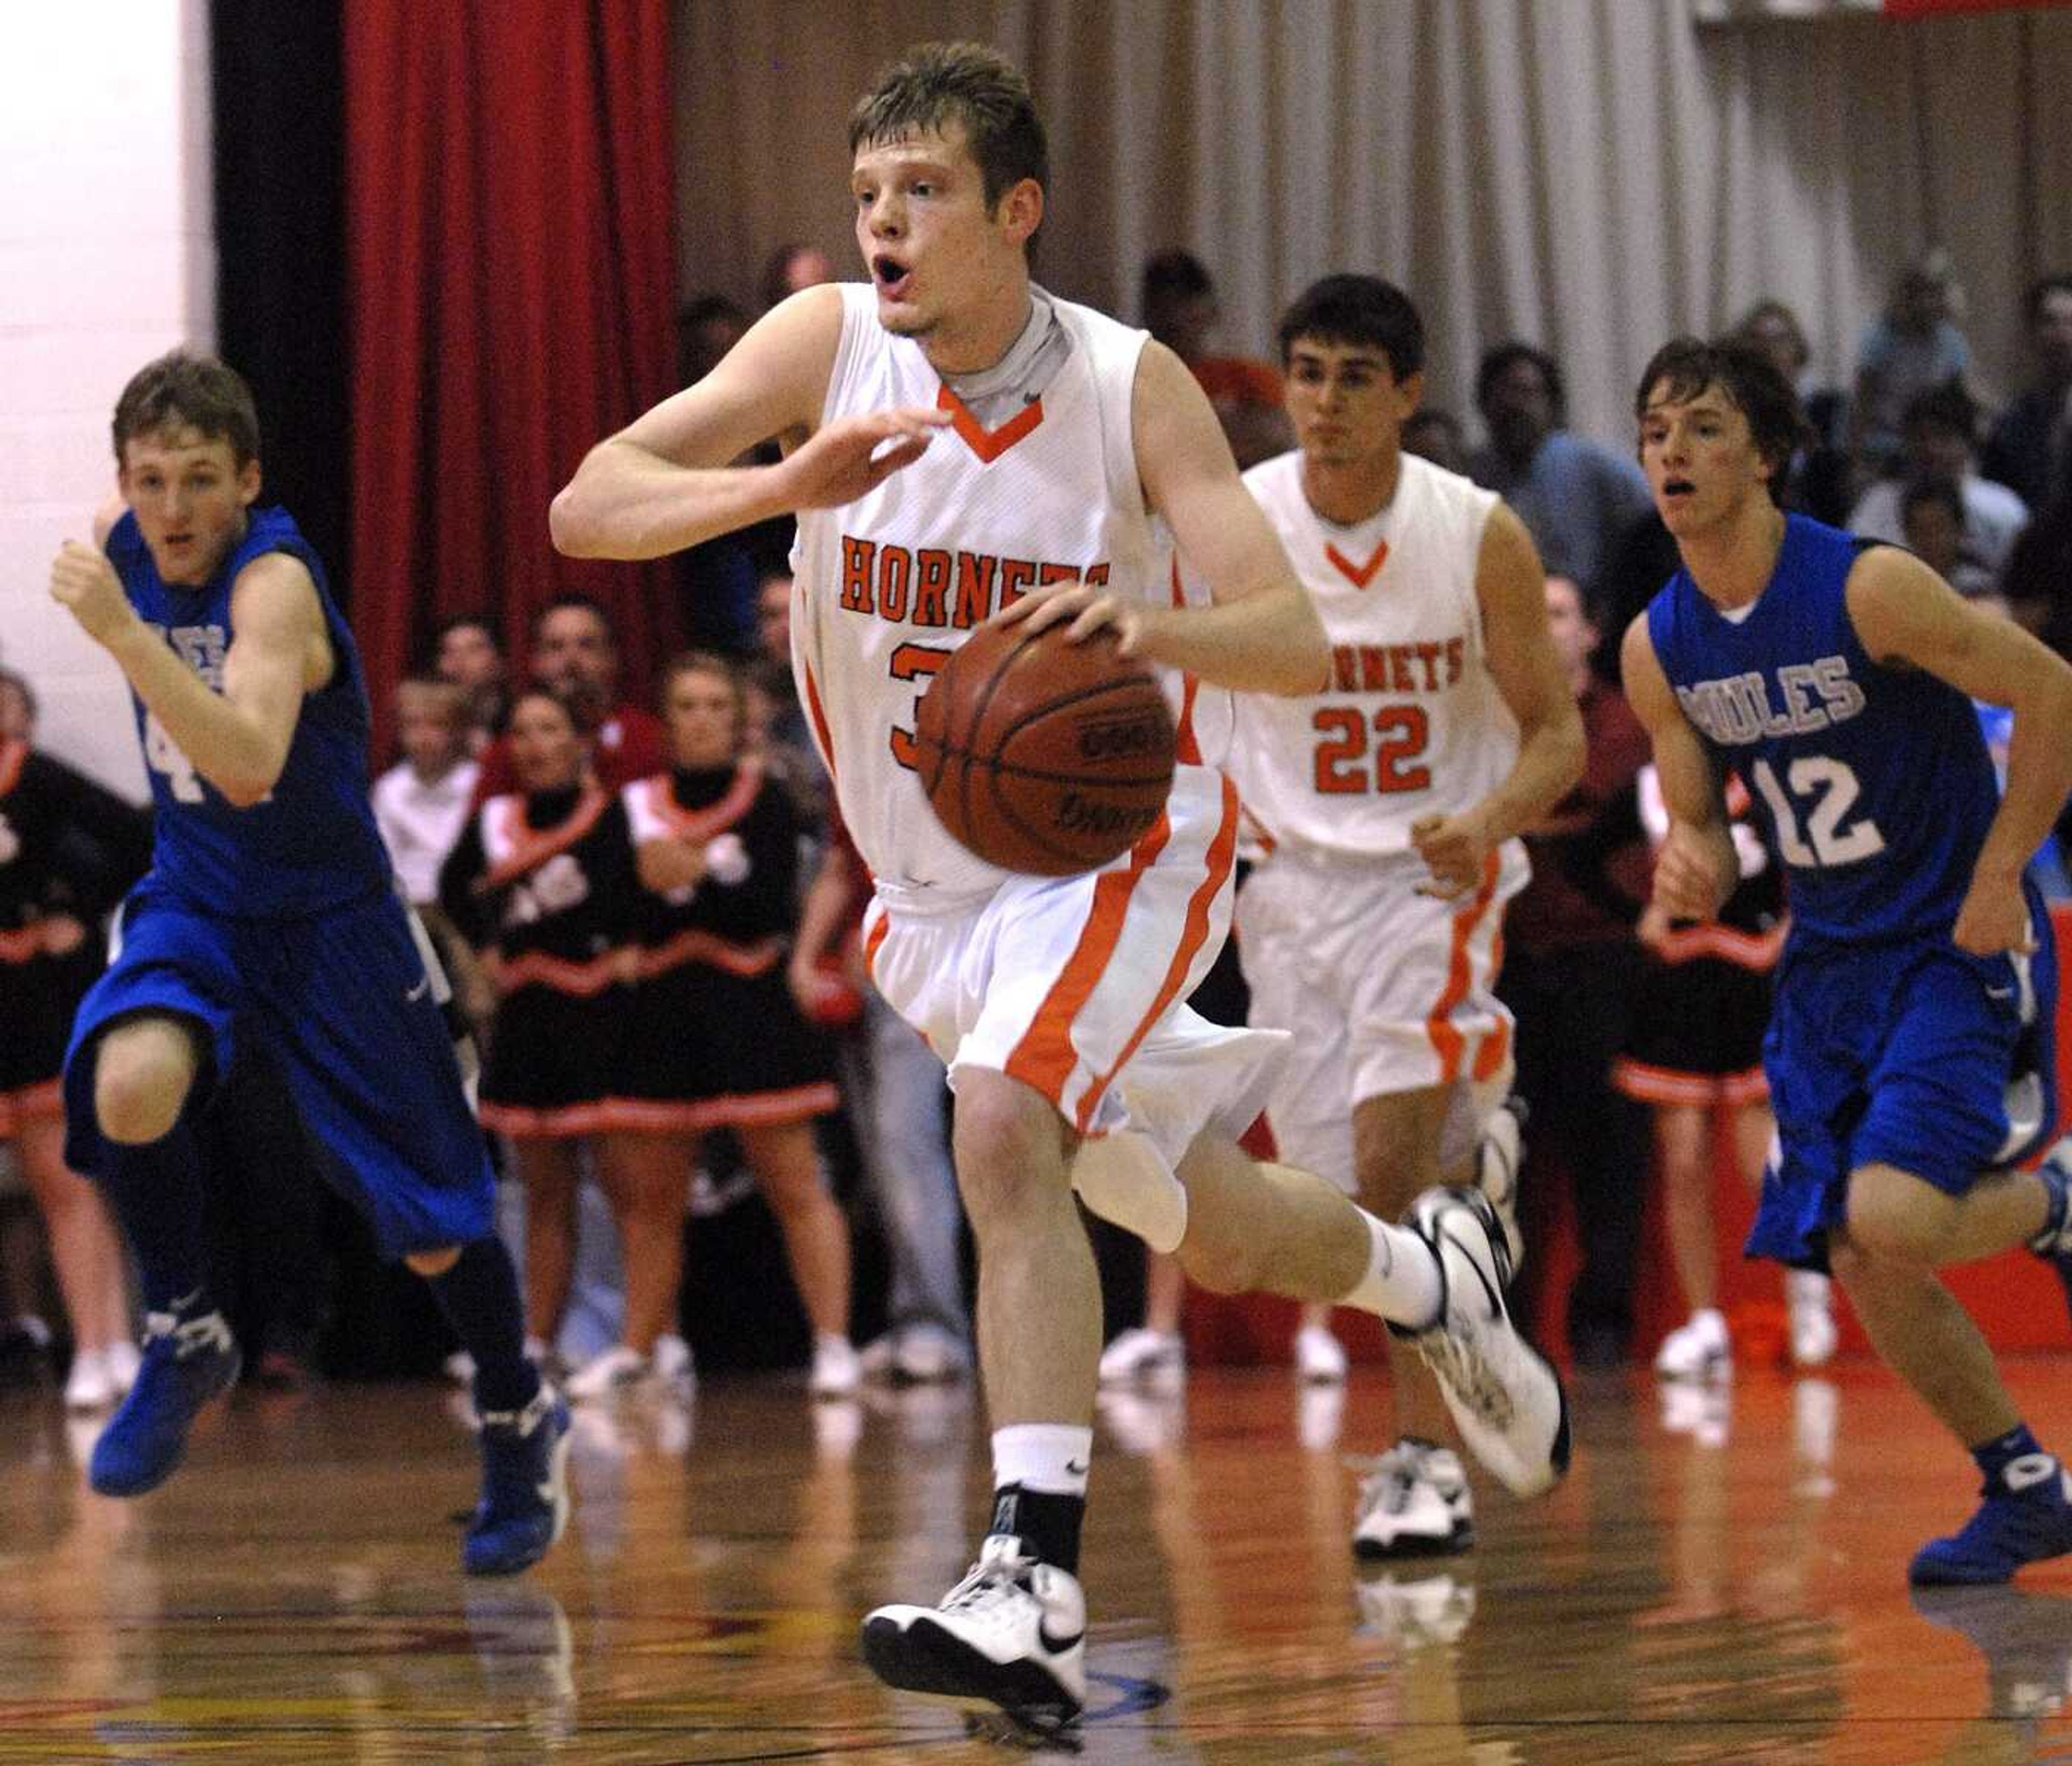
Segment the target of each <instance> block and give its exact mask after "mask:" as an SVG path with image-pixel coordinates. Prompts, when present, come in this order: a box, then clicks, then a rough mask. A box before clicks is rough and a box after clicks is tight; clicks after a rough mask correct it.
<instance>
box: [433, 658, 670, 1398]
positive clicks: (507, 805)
mask: <svg viewBox="0 0 2072 1766" xmlns="http://www.w3.org/2000/svg"><path fill="white" fill-rule="evenodd" d="M509 743H510V757H511V769H512V773H513V774H514V775H515V777H516V789H515V790H514V791H508V792H497V793H495V794H493V795H491V796H490V797H489V799H487V801H486V802H485V803H483V805H482V806H481V807H480V808H479V810H478V811H476V812H475V815H473V816H471V818H470V819H469V820H468V823H467V827H466V828H464V829H463V832H462V834H461V836H460V840H459V841H458V844H456V845H455V846H454V850H453V852H452V854H451V856H450V857H448V859H447V860H446V864H445V865H444V866H443V867H442V869H441V870H440V873H439V901H440V905H441V906H442V908H443V909H444V910H445V913H446V918H447V919H448V921H449V922H450V923H451V924H452V925H453V926H454V928H455V929H456V930H458V932H459V933H460V934H461V936H462V937H463V938H465V939H466V940H467V943H469V944H470V945H471V947H474V948H475V951H477V952H478V953H479V960H480V963H481V966H482V968H483V975H484V978H485V980H487V991H488V992H490V993H491V995H492V996H494V999H495V1008H494V1011H493V1012H492V1015H491V1021H490V1032H489V1049H488V1055H487V1061H486V1062H485V1064H484V1066H483V1073H482V1079H481V1086H480V1099H481V1103H480V1110H481V1115H482V1120H483V1126H484V1127H488V1128H491V1129H494V1130H495V1131H498V1132H499V1133H500V1134H502V1135H504V1136H505V1137H507V1139H508V1140H509V1141H510V1143H511V1147H512V1160H513V1163H514V1164H515V1165H516V1168H517V1173H518V1177H519V1179H520V1181H521V1182H522V1183H523V1185H524V1190H525V1269H524V1276H525V1332H526V1337H527V1348H528V1353H531V1354H532V1356H533V1357H535V1359H537V1360H542V1361H544V1360H545V1358H546V1356H547V1353H548V1346H549V1345H551V1344H552V1343H553V1341H554V1339H555V1337H556V1335H557V1333H558V1331H559V1329H560V1326H561V1312H562V1309H563V1308H564V1307H565V1306H566V1304H567V1303H568V1296H569V1282H570V1280H571V1278H572V1273H573V1270H574V1259H575V1242H576V1192H577V1186H578V1180H579V1177H580V1168H579V1163H578V1152H579V1150H580V1143H581V1142H582V1140H584V1139H586V1137H588V1136H593V1135H594V1134H596V1133H597V1132H598V1131H599V1130H600V1129H601V1128H602V1127H603V1122H604V1116H603V1104H604V1100H605V1099H606V1096H607V1095H608V1094H609V1093H610V1092H611V1090H612V1089H613V1086H614V1085H615V1082H616V1080H617V1065H618V1061H619V1049H620V1045H621V1041H622V1035H623V1025H624V1021H625V1014H626V1010H627V996H628V990H627V983H628V981H629V980H630V979H631V951H630V947H629V945H628V942H627V940H628V934H629V930H630V926H631V917H632V913H633V906H632V904H633V901H634V899H635V888H636V886H635V882H634V877H633V859H632V851H631V844H630V842H629V840H628V837H627V828H626V811H625V810H624V808H623V806H622V805H621V804H620V803H619V799H618V796H617V795H616V794H615V793H614V792H612V791H607V790H606V788H605V787H604V786H602V785H600V784H599V783H598V782H597V781H596V780H595V779H594V778H592V777H591V776H590V768H589V766H588V765H587V757H586V746H587V744H586V737H585V735H584V733H583V730H582V726H581V725H580V724H579V723H578V716H577V713H576V709H575V708H574V706H573V705H571V704H569V701H567V700H564V699H562V698H560V697H558V696H556V695H555V694H553V693H552V692H549V691H547V690H546V689H545V688H541V687H532V688H527V689H526V690H525V691H524V692H522V693H520V695H519V696H518V698H517V701H516V704H513V705H512V708H511V733H510V737H509ZM680 1187H681V1185H679V1188H680ZM659 1335H660V1328H659V1327H658V1328H657V1329H656V1332H654V1333H651V1334H650V1335H649V1336H648V1337H644V1338H643V1341H642V1345H641V1350H642V1355H643V1366H644V1365H645V1361H646V1357H648V1356H649V1355H651V1354H653V1353H656V1337H657V1336H659ZM680 1365H681V1364H680V1361H679V1363H678V1366H680Z"/></svg>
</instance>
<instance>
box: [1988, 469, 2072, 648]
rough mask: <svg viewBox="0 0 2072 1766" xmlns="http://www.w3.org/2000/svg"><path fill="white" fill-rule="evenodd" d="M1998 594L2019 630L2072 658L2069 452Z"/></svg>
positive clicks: (2018, 545)
mask: <svg viewBox="0 0 2072 1766" xmlns="http://www.w3.org/2000/svg"><path fill="white" fill-rule="evenodd" d="M2000 592H2001V593H2003V594H2004V595H2005V596H2006V597H2007V601H2008V610H2010V611H2011V612H2012V614H2014V617H2015V618H2016V619H2017V620H2019V621H2020V622H2021V624H2022V625H2024V626H2026V627H2027V628H2028V629H2029V630H2031V631H2033V632H2034V633H2035V634H2036V635H2037V637H2039V638H2041V639H2042V640H2043V641H2044V642H2045V643H2046V644H2048V645H2049V646H2050V647H2051V648H2052V649H2053V650H2054V651H2057V652H2058V655H2061V656H2066V657H2072V450H2068V451H2067V452H2066V457H2065V458H2063V459H2062V460H2061V461H2060V462H2058V485H2057V491H2056V494H2055V495H2053V496H2052V497H2051V499H2050V500H2049V503H2046V504H2045V507H2043V508H2042V510H2041V511H2039V512H2038V514H2037V517H2036V519H2035V520H2033V521H2032V522H2030V523H2029V525H2028V526H2027V527H2025V528H2023V529H2022V531H2021V537H2020V538H2018V539H2017V540H2016V541H2015V543H2014V546H2013V548H2012V550H2011V551H2009V552H2008V561H2007V568H2006V569H2004V570H2003V571H2002V572H2001V573H2000Z"/></svg>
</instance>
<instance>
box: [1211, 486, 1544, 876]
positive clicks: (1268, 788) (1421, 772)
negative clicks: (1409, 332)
mask: <svg viewBox="0 0 2072 1766" xmlns="http://www.w3.org/2000/svg"><path fill="white" fill-rule="evenodd" d="M1244 482H1245V484H1246V487H1248V489H1249V490H1250V491H1251V492H1252V495H1253V496H1254V497H1255V498H1256V499H1257V500H1258V503H1259V505H1260V507H1261V508H1262V509H1264V511H1266V516H1267V519H1268V520H1269V521H1270V522H1272V524H1273V528H1274V531H1275V532H1276V533H1278V534H1279V535H1280V536H1281V544H1282V545H1283V546H1284V547H1285V548H1287V552H1288V556H1289V558H1290V560H1291V561H1293V564H1294V566H1295V572H1296V574H1297V576H1298V577H1301V580H1302V585H1303V587H1304V588H1305V589H1308V590H1309V598H1310V599H1311V601H1312V602H1314V603H1315V605H1316V609H1317V612H1318V617H1319V618H1322V621H1323V622H1324V630H1325V634H1326V636H1327V637H1328V638H1329V639H1330V645H1331V679H1330V684H1328V685H1327V686H1326V688H1324V689H1323V691H1322V692H1318V693H1313V694H1303V695H1299V696H1295V697H1293V698H1281V697H1269V696H1268V695H1266V694H1264V693H1244V694H1240V695H1239V696H1237V699H1236V702H1235V703H1236V719H1237V726H1236V729H1235V733H1234V734H1233V737H1232V738H1231V752H1230V758H1229V763H1228V764H1229V770H1230V771H1231V774H1232V775H1233V776H1234V777H1235V778H1236V780H1237V782H1238V787H1239V791H1242V793H1243V794H1244V807H1245V810H1246V811H1247V813H1248V815H1251V816H1252V818H1253V819H1254V820H1255V821H1256V822H1257V823H1258V824H1259V825H1260V827H1261V828H1263V829H1264V831H1265V832H1266V834H1267V835H1268V836H1269V837H1270V838H1271V839H1272V840H1273V842H1274V843H1275V844H1288V845H1293V846H1297V847H1306V848H1317V849H1322V850H1323V851H1326V852H1342V853H1371V852H1400V851H1403V850H1404V849H1406V848H1408V846H1409V844H1410V824H1411V823H1412V822H1413V821H1415V820H1416V819H1417V818H1418V817H1420V816H1421V815H1435V814H1436V815H1453V814H1454V813H1457V811H1461V810H1464V809H1466V808H1468V807H1470V806H1471V805H1473V804H1474V803H1478V802H1479V801H1480V800H1481V799H1482V798H1484V797H1485V796H1486V795H1488V794H1489V793H1490V791H1492V790H1493V789H1494V787H1495V786H1497V785H1498V784H1499V783H1501V782H1502V781H1503V779H1504V778H1506V777H1507V775H1508V774H1509V773H1510V771H1511V767H1512V766H1513V765H1514V764H1515V762H1516V761H1517V758H1518V721H1517V720H1516V719H1515V717H1512V716H1511V708H1510V707H1509V706H1507V705H1506V704H1504V702H1503V695H1502V694H1501V693H1499V692H1498V691H1497V686H1496V682H1495V680H1494V678H1493V677H1492V676H1490V672H1489V670H1488V668H1487V667H1486V665H1485V662H1484V655H1485V652H1484V649H1483V644H1482V607H1481V603H1480V602H1478V600H1477V598H1476V596H1475V565H1476V561H1477V560H1478V557H1479V556H1480V554H1481V550H1482V530H1483V528H1484V526H1485V524H1486V523H1487V521H1488V520H1489V512H1490V509H1491V508H1492V507H1494V505H1495V503H1496V500H1497V499H1496V497H1495V496H1494V494H1493V493H1491V492H1490V491H1484V490H1482V489H1481V488H1480V487H1478V486H1476V485H1474V484H1470V483H1469V482H1468V481H1467V480H1466V478H1461V477H1459V476H1458V475H1457V474H1454V473H1451V472H1447V471H1445V470H1441V468H1439V467H1437V466H1433V464H1432V463H1431V462H1429V461H1428V460H1422V459H1420V458H1417V457H1416V455H1414V454H1404V456H1403V473H1402V476H1401V478H1400V479H1399V480H1398V481H1397V483H1396V495H1395V497H1394V498H1393V499H1392V500H1391V502H1390V503H1389V505H1388V507H1387V508H1385V509H1383V511H1381V512H1380V513H1379V515H1375V516H1373V517H1371V519H1370V520H1366V521H1363V522H1361V523H1359V524H1358V525H1357V526H1355V527H1350V528H1347V527H1341V526H1339V525H1338V524H1337V523H1335V522H1331V521H1326V520H1324V519H1323V517H1322V516H1321V515H1318V514H1317V512H1316V511H1314V510H1313V509H1312V508H1311V507H1309V499H1307V498H1306V497H1305V496H1304V495H1303V494H1302V457H1301V454H1299V453H1294V454H1281V455H1278V456H1277V457H1276V458H1273V459H1271V460H1266V461H1263V462H1260V464H1259V465H1258V466H1254V467H1253V468H1252V470H1251V471H1249V472H1248V473H1247V474H1245V475H1244Z"/></svg>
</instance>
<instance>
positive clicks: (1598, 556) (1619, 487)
mask: <svg viewBox="0 0 2072 1766" xmlns="http://www.w3.org/2000/svg"><path fill="white" fill-rule="evenodd" d="M1475 404H1476V405H1477V406H1478V408H1479V409H1480V410H1481V412H1482V422H1483V425H1484V426H1485V427H1486V429H1488V431H1489V445H1488V446H1486V447H1484V448H1479V449H1478V450H1476V451H1475V452H1474V454H1471V455H1470V456H1469V460H1468V473H1469V476H1470V478H1473V479H1474V481H1475V483H1477V484H1479V485H1482V486H1483V487H1486V488H1487V489H1489V490H1491V491H1495V492H1496V493H1497V495H1498V496H1500V497H1502V498H1503V500H1504V501H1505V502H1506V503H1509V504H1510V505H1511V507H1512V508H1513V509H1514V510H1515V511H1517V514H1518V517H1519V520H1522V521H1523V523H1524V524H1525V525H1526V528H1527V531H1528V532H1530V533H1531V536H1532V539H1533V543H1534V544H1535V545H1536V546H1538V547H1539V548H1540V557H1541V558H1542V559H1543V560H1544V561H1545V563H1546V565H1547V569H1548V573H1549V574H1550V575H1551V576H1560V577H1568V578H1569V579H1570V580H1571V581H1573V582H1575V583H1576V584H1577V585H1579V586H1580V587H1581V589H1582V590H1583V592H1585V593H1594V592H1595V590H1596V589H1597V584H1598V579H1599V577H1600V575H1601V573H1602V571H1603V569H1604V566H1605V561H1606V560H1607V559H1608V558H1609V556H1611V551H1612V548H1613V546H1614V544H1615V543H1616V542H1617V540H1618V537H1619V536H1620V535H1621V534H1622V533H1624V532H1626V529H1627V528H1630V527H1631V526H1632V525H1633V524H1634V522H1636V521H1638V520H1639V519H1640V518H1641V517H1642V515H1646V513H1647V512H1648V511H1649V510H1650V509H1651V508H1652V507H1654V504H1653V503H1652V501H1651V499H1650V498H1649V496H1648V494H1647V480H1646V478H1643V477H1642V475H1641V470H1640V468H1639V466H1637V465H1636V464H1634V462H1633V461H1631V460H1630V459H1628V458H1626V456H1625V455H1624V454H1618V453H1615V452H1614V450H1612V449H1610V448H1608V447H1606V446H1605V445H1604V444H1603V443H1602V442H1593V441H1590V440H1589V439H1588V438H1587V437H1583V436H1580V435H1572V434H1571V433H1569V432H1568V430H1567V429H1564V428H1563V427H1562V425H1563V424H1564V422H1566V421H1567V413H1566V406H1567V398H1566V395H1565V394H1564V392H1563V391H1562V386H1561V370H1560V366H1559V364H1558V363H1556V361H1555V359H1554V358H1553V357H1552V356H1551V355H1548V353H1547V352H1546V351H1544V350H1540V349H1535V348H1534V347H1533V346H1532V345H1531V344H1530V343H1499V344H1498V345H1497V347H1495V348H1494V349H1493V350H1491V351H1489V352H1488V354H1486V355H1484V356H1483V357H1482V367H1481V368H1480V370H1479V371H1478V372H1477V374H1476V376H1475Z"/></svg>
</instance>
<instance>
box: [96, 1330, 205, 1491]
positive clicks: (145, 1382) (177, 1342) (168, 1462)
mask: <svg viewBox="0 0 2072 1766" xmlns="http://www.w3.org/2000/svg"><path fill="white" fill-rule="evenodd" d="M199 1298H200V1290H199V1289H197V1290H195V1292H194V1293H193V1294H191V1295H189V1296H187V1300H186V1301H184V1302H182V1301H175V1303H174V1308H173V1310H172V1311H171V1312H151V1313H148V1314H146V1316H145V1320H144V1327H145V1328H144V1358H143V1361H142V1363H141V1364H140V1365H139V1366H138V1370H137V1383H136V1384H135V1385H134V1386H131V1387H130V1388H129V1397H128V1398H125V1399H124V1400H123V1401H122V1408H121V1410H119V1411H117V1412H116V1413H115V1415H113V1416H112V1417H110V1418H109V1420H108V1427H106V1428H105V1429H103V1430H102V1431H101V1439H99V1440H97V1441H96V1442H95V1443H94V1444H93V1458H92V1460H89V1461H88V1465H87V1473H86V1476H87V1481H88V1483H89V1484H91V1485H93V1488H94V1489H96V1490H97V1491H99V1492H100V1493H101V1495H103V1496H111V1497H133V1496H142V1494H143V1493H145V1492H146V1490H155V1489H157V1488H158V1486H159V1485H162V1484H163V1483H164V1482H165V1481H166V1479H167V1478H169V1477H170V1476H172V1472H173V1468H174V1467H175V1466H176V1465H178V1464H179V1463H180V1456H181V1454H182V1453H183V1452H185V1451H186V1449H187V1431H188V1430H189V1429H190V1428H191V1427H193V1425H194V1419H195V1417H196V1416H197V1415H199V1413H200V1411H201V1407H203V1405H204V1404H206V1403H208V1401H209V1400H210V1399H211V1398H214V1397H216V1395H217V1394H219V1393H221V1392H227V1391H228V1390H230V1388H231V1387H232V1386H233V1385H235V1384H236V1381H237V1370H238V1369H239V1367H240V1366H241V1365H242V1364H241V1358H240V1356H239V1355H238V1353H237V1343H236V1339H235V1338H233V1337H232V1336H231V1334H230V1327H229V1325H228V1324H226V1323H224V1317H223V1314H222V1313H221V1312H218V1311H217V1310H216V1308H213V1307H211V1308H209V1310H208V1311H207V1312H199V1313H194V1312H190V1310H189V1308H191V1306H192V1305H193V1304H197V1303H198V1302H199Z"/></svg>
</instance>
